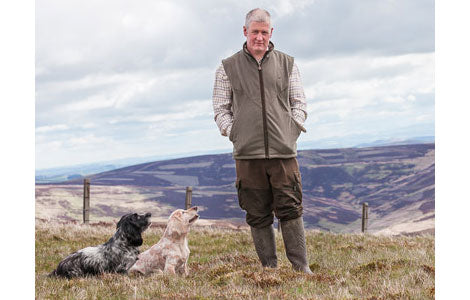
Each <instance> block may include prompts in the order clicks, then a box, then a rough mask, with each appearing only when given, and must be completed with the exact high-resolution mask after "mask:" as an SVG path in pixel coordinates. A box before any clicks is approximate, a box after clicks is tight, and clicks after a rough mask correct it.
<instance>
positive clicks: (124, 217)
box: [116, 214, 133, 229]
mask: <svg viewBox="0 0 470 300" xmlns="http://www.w3.org/2000/svg"><path fill="white" fill-rule="evenodd" d="M132 215H133V214H126V215H124V216H122V217H121V220H119V222H118V223H117V225H116V229H118V228H119V227H121V226H122V224H123V223H124V222H125V220H126V219H129V218H130V217H131V216H132Z"/></svg>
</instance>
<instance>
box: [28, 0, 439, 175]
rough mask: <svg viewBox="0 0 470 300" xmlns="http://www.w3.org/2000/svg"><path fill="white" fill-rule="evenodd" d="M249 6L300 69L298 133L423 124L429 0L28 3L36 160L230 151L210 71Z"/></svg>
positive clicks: (427, 102) (427, 96) (430, 59)
mask: <svg viewBox="0 0 470 300" xmlns="http://www.w3.org/2000/svg"><path fill="white" fill-rule="evenodd" d="M253 6H258V7H262V8H266V9H268V10H269V11H270V12H271V15H272V18H273V25H274V34H273V42H274V43H275V45H276V48H277V49H279V50H281V51H284V52H287V53H289V54H290V55H293V56H294V57H295V59H296V62H297V64H298V66H299V68H300V71H301V75H302V80H303V83H304V88H305V92H306V95H307V98H308V102H309V103H308V106H309V108H308V109H309V118H308V119H307V123H306V126H307V127H308V128H307V129H308V130H309V133H308V134H307V135H305V136H304V135H302V136H301V140H302V141H311V140H315V139H318V138H320V137H325V138H326V137H328V136H330V137H332V138H333V137H334V136H340V134H341V136H347V135H348V134H350V133H357V132H361V133H363V134H364V135H366V134H365V133H367V132H372V130H373V129H374V130H375V129H377V130H378V131H380V130H383V132H385V131H387V132H393V130H392V129H390V127H394V126H395V127H397V128H398V127H403V126H414V125H413V124H415V123H420V122H421V124H424V123H426V124H432V125H433V122H434V118H433V113H434V79H433V71H434V1H426V0H416V1H394V0H384V1H375V0H365V1H353V0H341V1H340V0H336V1H331V0H328V1H327V0H315V1H309V0H303V1H291V0H290V1H281V0H279V1H268V0H262V1H258V2H256V4H253V2H252V1H248V0H227V1H215V0H202V1H184V0H174V1H163V0H143V1H139V2H129V1H124V0H116V1H109V0H97V1H78V0H70V1H67V2H63V1H58V0H39V1H37V2H36V115H35V118H36V163H37V166H38V167H44V166H51V165H56V166H57V165H62V164H65V163H67V164H70V163H75V162H77V163H79V162H80V163H83V162H86V161H98V160H102V159H104V158H110V157H115V158H122V157H126V156H142V155H146V154H149V155H155V154H161V153H175V152H188V151H187V150H188V149H198V151H204V149H205V150H207V151H210V150H213V149H225V150H230V149H231V144H230V142H228V141H227V139H226V138H223V137H221V136H220V135H219V132H218V129H217V127H216V125H215V123H214V120H213V116H212V106H211V105H212V103H211V97H212V87H213V81H214V73H215V69H216V67H217V66H218V65H219V64H220V62H221V59H223V58H225V57H227V56H229V55H232V54H233V53H235V52H236V51H238V50H239V49H240V48H241V45H242V43H243V42H244V37H243V34H242V26H243V24H244V18H245V14H246V13H247V12H248V11H249V10H250V9H252V8H254V7H253ZM397 118H400V120H401V124H398V125H392V124H393V123H394V120H396V119H397ZM380 120H382V121H383V120H385V121H386V122H387V123H388V124H378V123H379V122H380ZM387 126H388V127H387ZM410 128H411V127H410ZM413 128H415V127H413ZM332 129H334V134H333V133H332V132H333V131H332ZM377 130H375V131H377ZM397 130H398V129H397ZM201 137H203V139H204V141H203V142H202V141H201V140H202V138H201ZM78 153H80V154H78ZM137 154H139V155H137Z"/></svg>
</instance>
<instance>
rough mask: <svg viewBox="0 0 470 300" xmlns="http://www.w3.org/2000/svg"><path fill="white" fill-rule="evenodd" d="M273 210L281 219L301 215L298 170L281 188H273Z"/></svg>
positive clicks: (300, 187)
mask: <svg viewBox="0 0 470 300" xmlns="http://www.w3.org/2000/svg"><path fill="white" fill-rule="evenodd" d="M273 198H274V212H275V214H276V217H277V218H278V219H280V220H281V221H288V220H291V219H296V218H298V217H300V216H302V212H303V207H302V178H301V176H300V173H299V172H294V176H293V178H292V179H291V181H290V182H289V184H288V185H287V186H285V187H283V188H273Z"/></svg>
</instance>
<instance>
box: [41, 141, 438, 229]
mask: <svg viewBox="0 0 470 300" xmlns="http://www.w3.org/2000/svg"><path fill="white" fill-rule="evenodd" d="M298 160H299V165H300V170H301V173H302V184H303V192H304V200H303V201H304V211H305V212H304V220H305V223H306V226H307V227H309V228H318V229H325V230H331V231H334V232H357V231H358V230H360V222H361V219H360V218H361V213H362V208H361V205H362V203H363V202H368V204H369V207H370V213H369V218H370V220H369V228H370V230H371V231H374V232H382V233H392V234H393V233H416V232H420V231H432V230H433V228H434V144H416V145H399V146H398V145H397V146H387V147H369V148H348V149H328V150H305V151H299V156H298ZM89 178H90V180H91V183H92V199H95V202H93V200H92V203H99V206H97V205H96V204H95V206H94V208H93V209H94V210H95V211H94V213H95V214H96V217H99V216H101V217H118V216H119V214H122V213H123V212H124V211H126V210H128V209H129V207H133V206H132V205H136V206H135V207H136V208H139V209H145V207H148V209H150V207H152V209H153V210H152V213H153V214H154V215H155V216H156V217H157V216H161V217H165V216H167V214H168V212H170V211H171V210H172V209H174V208H175V207H182V206H183V205H184V189H185V187H186V186H193V204H194V205H197V206H200V207H201V208H202V211H201V217H202V218H203V219H213V220H220V219H228V220H232V221H236V222H241V223H243V219H244V212H243V211H241V210H240V208H239V207H238V203H237V197H236V190H235V187H234V184H233V183H234V181H235V164H234V161H233V159H232V156H231V154H219V155H205V156H196V157H188V158H180V159H173V160H167V161H157V162H151V163H144V164H139V165H134V166H129V167H125V168H121V169H117V170H113V171H108V172H103V173H100V174H96V175H92V176H90V177H89ZM81 184H82V179H76V180H70V181H67V182H64V183H62V184H56V185H37V188H36V193H37V197H36V200H37V206H36V210H42V209H48V208H47V207H52V208H53V209H54V207H55V208H56V211H55V212H56V213H55V214H54V213H53V214H52V217H54V216H55V217H58V216H59V217H60V212H61V211H62V213H63V214H64V215H66V214H67V212H64V209H63V208H66V207H68V209H66V210H68V211H69V212H68V213H69V214H70V213H71V212H70V211H71V210H72V211H73V210H74V214H78V216H80V201H81V200H80V194H81ZM93 189H94V191H95V193H94V194H93ZM57 193H59V194H61V195H63V198H62V199H60V201H62V204H60V201H59V199H57V198H56V195H57ZM67 195H69V196H67ZM93 195H94V196H93ZM123 195H127V196H126V200H125V202H126V204H123V203H120V204H119V203H117V200H116V199H117V198H119V199H121V198H122V197H123ZM132 195H134V196H132ZM72 196H73V197H78V200H77V199H75V198H74V199H75V200H73V201H71V200H67V199H70V197H72ZM93 197H95V198H93ZM54 199H55V200H54ZM74 201H75V202H74ZM71 202H74V203H75V204H73V205H72V204H71ZM145 203H146V204H145ZM153 204H155V206H154V205H153ZM157 207H158V209H157ZM61 208H62V209H61ZM49 209H50V208H49ZM92 213H93V212H92ZM39 217H42V216H41V214H40V212H39ZM69 217H70V218H73V217H71V215H69Z"/></svg>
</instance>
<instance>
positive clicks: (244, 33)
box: [243, 26, 248, 36]
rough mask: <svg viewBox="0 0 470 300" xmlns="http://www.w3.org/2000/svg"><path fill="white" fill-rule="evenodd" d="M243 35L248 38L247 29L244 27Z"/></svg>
mask: <svg viewBox="0 0 470 300" xmlns="http://www.w3.org/2000/svg"><path fill="white" fill-rule="evenodd" d="M243 35H244V36H248V29H246V27H245V26H243Z"/></svg>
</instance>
